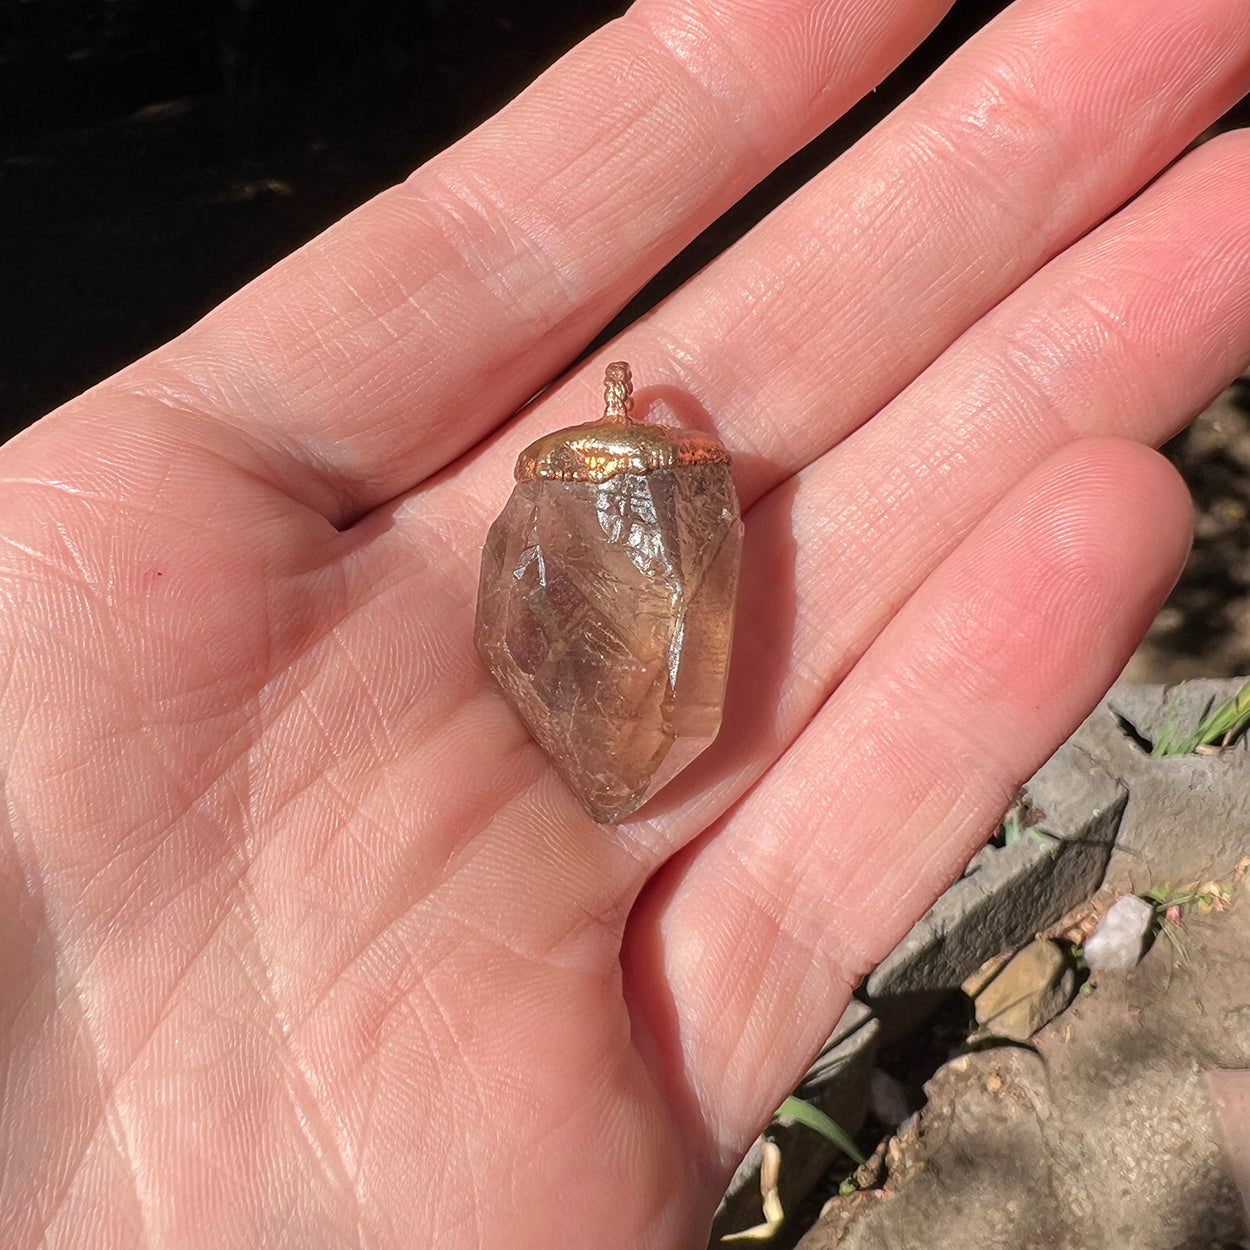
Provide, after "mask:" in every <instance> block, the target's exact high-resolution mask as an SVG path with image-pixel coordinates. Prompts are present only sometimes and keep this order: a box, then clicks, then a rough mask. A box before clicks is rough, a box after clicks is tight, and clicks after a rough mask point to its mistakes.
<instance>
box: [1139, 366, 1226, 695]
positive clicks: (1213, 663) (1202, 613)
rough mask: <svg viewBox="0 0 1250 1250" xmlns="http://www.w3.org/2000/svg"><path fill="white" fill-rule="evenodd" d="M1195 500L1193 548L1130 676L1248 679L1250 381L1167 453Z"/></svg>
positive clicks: (1205, 415) (1142, 678) (1161, 679)
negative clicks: (1241, 677)
mask: <svg viewBox="0 0 1250 1250" xmlns="http://www.w3.org/2000/svg"><path fill="white" fill-rule="evenodd" d="M1164 450H1165V452H1166V453H1167V455H1168V456H1169V458H1170V459H1171V460H1172V462H1173V464H1175V465H1176V467H1177V468H1178V469H1179V470H1180V472H1181V474H1182V476H1183V477H1184V478H1185V481H1186V482H1187V483H1188V485H1189V489H1190V492H1191V494H1192V495H1193V499H1194V548H1193V552H1192V554H1191V556H1190V559H1189V563H1188V565H1187V566H1186V569H1185V572H1184V574H1183V575H1182V577H1181V579H1180V581H1179V583H1178V584H1177V586H1176V589H1175V590H1174V591H1173V592H1172V596H1171V598H1170V599H1169V600H1168V602H1167V604H1166V605H1165V606H1164V608H1163V610H1162V611H1161V612H1160V613H1159V615H1158V617H1157V618H1156V620H1155V623H1154V625H1153V626H1152V627H1151V630H1150V633H1149V634H1148V635H1147V637H1146V640H1145V641H1144V642H1143V643H1142V645H1141V647H1140V648H1138V651H1137V654H1136V655H1135V656H1134V657H1133V659H1132V661H1131V662H1130V664H1129V666H1128V668H1127V670H1126V671H1125V676H1126V678H1128V679H1129V680H1131V681H1158V682H1176V681H1184V680H1186V679H1188V678H1191V677H1237V676H1242V675H1247V674H1250V520H1248V518H1250V376H1246V377H1242V378H1241V379H1239V380H1238V381H1237V382H1236V383H1235V384H1234V385H1233V386H1231V387H1229V388H1228V390H1226V391H1225V392H1224V393H1223V394H1222V395H1221V396H1220V397H1219V399H1217V400H1216V401H1215V403H1213V404H1212V405H1211V406H1210V407H1209V408H1208V409H1207V410H1206V411H1205V412H1204V413H1203V414H1202V415H1201V416H1200V417H1199V418H1198V420H1197V421H1195V422H1194V423H1193V424H1192V425H1191V426H1189V427H1188V429H1186V430H1185V432H1184V433H1183V434H1181V435H1180V436H1179V437H1178V438H1176V439H1173V440H1172V442H1171V443H1169V444H1168V445H1167V447H1166V448H1165V449H1164Z"/></svg>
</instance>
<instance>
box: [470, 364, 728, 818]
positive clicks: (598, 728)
mask: <svg viewBox="0 0 1250 1250" xmlns="http://www.w3.org/2000/svg"><path fill="white" fill-rule="evenodd" d="M605 388H606V392H607V404H606V408H605V412H604V415H603V419H602V420H601V421H597V422H592V423H590V424H588V425H580V426H574V427H573V428H572V429H568V430H559V431H557V432H556V433H554V434H548V435H545V436H544V437H543V438H540V439H539V440H538V441H537V442H535V443H533V444H532V445H531V446H529V447H527V448H526V449H525V450H524V451H523V452H522V453H521V455H520V458H519V459H518V460H517V465H516V475H515V476H516V486H515V487H514V488H513V491H512V496H511V498H510V499H509V500H508V502H507V505H506V506H505V507H504V510H503V512H501V513H500V515H499V517H498V519H497V520H496V521H495V523H494V525H492V526H491V529H490V533H489V535H488V536H487V539H486V546H485V548H484V549H483V552H482V576H481V583H480V586H479V590H478V605H477V628H476V631H475V642H476V644H477V649H478V652H479V653H480V655H481V657H482V659H483V661H484V662H485V663H486V666H487V667H488V668H489V669H490V671H491V673H492V674H493V675H494V677H495V680H496V681H498V683H499V685H500V687H501V688H502V690H503V692H504V694H505V695H506V696H507V699H508V701H509V702H510V703H511V704H512V706H513V708H514V709H515V710H516V712H517V713H518V715H519V716H520V717H521V719H522V720H523V721H524V722H525V725H526V728H528V729H529V731H530V733H531V734H532V735H533V736H534V739H535V740H536V741H537V742H538V744H539V745H540V746H541V747H542V748H543V750H544V751H545V752H546V753H547V755H548V757H549V758H550V759H551V762H552V764H554V765H555V767H556V769H557V770H558V771H559V773H560V775H561V776H562V777H563V778H564V780H565V782H566V783H567V784H568V786H569V788H570V789H571V790H572V791H573V792H574V793H575V794H576V795H577V796H578V798H580V799H581V801H582V803H583V804H584V805H585V806H586V808H587V810H588V811H589V812H590V814H591V815H592V816H593V817H594V818H595V819H596V820H597V821H600V822H608V821H616V820H621V819H623V818H624V817H626V816H628V815H629V814H630V813H631V812H633V811H634V810H635V809H636V808H638V807H639V806H640V805H641V804H642V803H644V802H645V801H646V800H647V799H648V798H650V797H651V796H652V795H653V794H654V793H655V792H656V791H657V790H659V789H660V787H661V786H663V785H665V784H666V783H667V782H669V781H670V780H672V778H673V777H674V776H676V775H677V773H679V772H680V771H681V770H682V769H683V768H685V767H686V765H687V764H689V763H690V762H691V761H692V760H693V759H694V758H695V757H696V756H697V755H698V754H699V753H700V752H701V751H703V749H704V748H705V747H707V746H708V745H709V744H710V743H711V741H712V740H713V739H714V738H715V737H716V733H717V730H718V729H719V728H720V721H721V709H722V707H723V704H724V697H725V678H726V675H727V673H728V669H729V651H730V644H731V641H732V637H733V618H734V599H735V596H736V594H737V588H738V568H739V565H740V563H741V555H742V521H741V520H740V518H739V512H738V498H737V495H736V494H735V492H734V486H733V478H732V476H731V474H730V466H729V453H728V452H727V451H726V450H725V449H724V447H722V446H721V444H720V443H719V442H717V441H716V439H715V438H713V437H711V436H710V435H707V434H701V433H698V432H696V431H692V430H673V429H669V428H667V427H663V426H648V425H643V424H641V423H638V422H635V421H634V420H633V419H632V416H631V409H632V406H633V402H632V393H631V389H630V374H629V366H628V365H626V364H623V363H617V364H612V365H609V366H608V369H607V377H606V382H605Z"/></svg>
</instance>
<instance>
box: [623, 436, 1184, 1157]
mask: <svg viewBox="0 0 1250 1250" xmlns="http://www.w3.org/2000/svg"><path fill="white" fill-rule="evenodd" d="M1189 518H1190V511H1189V502H1188V496H1187V493H1186V491H1185V488H1184V486H1183V484H1182V483H1181V482H1180V480H1179V479H1178V477H1177V475H1176V474H1175V472H1174V471H1173V470H1172V469H1171V468H1170V467H1169V466H1168V465H1167V463H1166V462H1165V461H1163V460H1162V459H1161V458H1160V457H1158V456H1157V455H1156V454H1155V453H1153V452H1151V451H1148V450H1146V449H1144V448H1142V447H1140V446H1137V445H1134V444H1131V443H1126V442H1121V441H1118V440H1098V441H1092V442H1082V443H1078V444H1076V445H1074V446H1072V447H1069V448H1067V449H1065V450H1064V451H1062V452H1060V453H1059V454H1058V455H1056V456H1055V457H1053V458H1052V459H1050V460H1048V461H1047V462H1046V463H1045V464H1044V465H1043V466H1042V467H1041V468H1040V469H1038V470H1037V471H1036V472H1035V473H1033V474H1032V475H1031V476H1030V477H1028V478H1027V479H1026V480H1025V481H1024V482H1023V483H1022V484H1021V485H1020V486H1019V487H1017V489H1015V490H1014V491H1013V492H1012V493H1011V494H1010V495H1009V496H1008V497H1007V498H1006V499H1005V500H1004V501H1003V502H1002V503H1001V504H1000V505H999V506H998V507H997V508H996V509H995V510H994V511H993V512H992V513H991V514H990V515H989V516H988V517H987V518H986V519H985V520H984V521H983V522H982V523H981V524H980V525H979V526H978V527H977V528H976V530H974V531H973V533H972V534H971V535H970V536H969V537H968V539H967V541H966V542H964V543H963V544H962V545H961V546H960V547H959V548H958V549H957V550H956V551H955V552H953V553H952V555H951V556H950V557H949V558H948V559H947V560H946V561H945V562H944V563H943V564H942V565H941V567H940V568H938V569H937V570H936V571H935V572H934V573H933V575H932V576H931V577H930V578H929V579H928V580H927V581H926V582H925V584H924V585H923V587H921V589H920V590H918V591H917V593H916V594H915V595H914V596H913V597H912V599H911V600H910V601H909V602H908V603H907V605H906V606H905V607H904V608H903V609H902V611H901V612H900V613H899V615H898V617H897V618H896V619H895V620H894V621H893V622H892V623H891V625H890V626H889V628H888V629H887V630H886V631H885V632H884V633H883V634H882V635H881V637H880V638H879V639H878V640H877V642H876V643H875V644H874V645H873V647H872V648H871V650H870V651H869V652H868V653H867V654H866V655H865V656H864V658H863V659H862V660H861V662H860V663H859V665H857V666H856V668H855V670H854V671H853V672H852V673H851V675H850V676H849V677H848V678H847V680H846V682H845V683H844V684H843V685H842V686H841V687H840V689H839V690H838V692H837V694H836V695H834V696H833V697H832V698H831V699H830V700H829V702H828V703H827V704H826V705H825V706H824V708H822V710H821V711H820V713H819V715H818V716H817V717H816V718H815V719H814V720H813V722H812V723H811V725H810V726H809V728H808V729H807V730H806V731H805V732H804V733H803V735H802V737H801V738H800V739H799V740H798V741H797V742H796V743H795V745H794V746H793V747H792V748H791V750H790V751H789V752H788V753H787V754H786V755H785V757H784V758H783V759H782V760H781V761H780V762H779V763H778V765H777V766H776V767H775V768H774V769H773V770H772V772H771V773H770V774H769V776H768V778H767V780H766V781H765V782H764V783H763V784H761V785H760V786H759V787H757V788H756V790H755V791H753V792H752V794H751V795H750V796H749V797H748V798H747V799H745V800H744V801H743V803H742V804H741V805H740V806H739V808H738V809H737V810H735V811H734V812H733V814H732V815H731V816H730V818H729V819H728V820H727V821H726V822H725V824H724V828H723V830H722V831H721V832H720V833H719V835H718V836H716V837H715V838H713V839H711V840H710V841H708V842H707V843H706V845H704V846H702V848H701V849H699V850H698V853H697V855H696V856H691V857H687V862H686V863H685V864H684V865H677V866H670V869H669V870H667V871H666V872H665V873H664V874H663V875H662V876H661V877H660V878H659V879H658V881H657V882H656V883H654V887H653V889H652V890H651V891H650V893H649V895H648V897H647V898H646V900H645V901H644V903H643V904H642V905H641V906H640V908H638V909H636V911H635V914H634V916H633V917H631V922H630V935H629V941H628V944H627V948H626V954H627V959H626V967H627V984H628V985H629V986H630V988H631V992H632V993H633V995H634V1002H635V1021H636V1025H637V1024H641V1023H643V1022H644V1021H645V1027H646V1028H647V1029H648V1030H649V1033H650V1040H651V1043H652V1045H653V1046H654V1047H655V1048H656V1051H657V1053H658V1054H659V1055H660V1056H662V1062H663V1063H664V1064H665V1065H666V1066H667V1067H668V1068H669V1069H670V1071H679V1072H682V1073H684V1079H685V1081H686V1083H687V1088H688V1090H689V1096H690V1098H692V1099H693V1100H694V1102H695V1103H696V1104H697V1105H698V1107H699V1109H700V1110H701V1112H702V1113H703V1115H704V1116H705V1117H706V1118H707V1121H708V1123H709V1124H711V1125H712V1126H713V1134H712V1135H713V1140H714V1141H715V1143H716V1146H717V1148H718V1150H719V1154H718V1156H717V1157H716V1159H715V1164H716V1165H717V1166H720V1167H725V1166H730V1165H732V1162H733V1160H734V1159H735V1158H736V1156H737V1155H738V1154H740V1152H741V1151H742V1149H744V1148H745V1145H746V1143H747V1142H748V1141H749V1139H750V1136H751V1135H752V1134H753V1133H754V1132H756V1131H757V1129H758V1125H759V1124H760V1123H762V1122H763V1121H764V1120H765V1119H766V1118H767V1116H768V1114H769V1113H770V1111H771V1110H772V1109H773V1108H775V1107H776V1106H777V1105H778V1102H779V1099H780V1098H781V1097H782V1096H783V1095H784V1093H785V1092H786V1091H787V1089H789V1088H790V1087H791V1085H792V1084H793V1082H794V1080H795V1079H797V1076H798V1075H799V1074H800V1073H801V1071H802V1068H803V1065H804V1063H805V1062H806V1061H807V1060H808V1059H809V1058H810V1056H811V1054H812V1053H813V1051H814V1050H815V1048H816V1047H818V1046H819V1045H820V1043H821V1041H823V1039H824V1037H825V1036H826V1035H827V1033H828V1030H829V1028H830V1027H831V1026H832V1023H833V1020H834V1019H835V1018H836V1016H837V1015H838V1013H839V1012H840V1011H841V1010H842V1008H843V1007H844V1006H845V1003H846V1000H847V997H848V995H849V993H850V990H851V988H852V987H853V986H854V985H855V984H856V983H857V982H858V981H859V979H860V978H861V977H862V975H863V974H864V973H865V972H866V971H867V970H868V969H869V968H871V967H872V966H874V965H875V964H876V963H877V962H879V961H880V959H881V958H883V957H884V956H885V955H886V954H887V953H888V951H889V950H890V949H892V947H893V946H894V945H895V944H896V943H897V942H898V941H899V940H900V939H901V938H902V936H903V935H904V934H905V933H906V931H907V929H908V928H909V927H910V925H911V924H912V923H913V922H914V921H915V919H916V918H917V917H918V916H919V915H920V913H921V911H922V910H923V909H924V908H925V907H926V906H928V904H929V903H931V902H932V900H933V899H934V898H935V897H936V895H937V894H938V893H939V892H940V891H941V890H942V888H943V887H944V886H945V885H946V884H948V883H949V882H950V880H951V879H952V878H953V877H954V876H955V875H956V874H957V873H958V872H959V870H960V869H961V867H962V865H963V864H964V863H966V861H967V859H968V858H969V856H970V855H971V854H972V852H973V851H974V849H975V848H976V846H977V845H979V844H980V843H981V842H983V841H984V839H985V837H986V835H987V833H988V832H989V830H990V828H991V826H992V825H993V823H994V821H995V820H996V819H997V818H998V817H999V816H1000V815H1001V813H1002V811H1003V809H1004V808H1005V806H1006V805H1007V802H1008V801H1009V798H1010V796H1011V795H1012V794H1013V793H1014V791H1015V788H1016V786H1017V785H1018V783H1019V782H1020V781H1022V780H1023V779H1024V778H1025V777H1027V776H1028V775H1029V774H1030V773H1031V772H1032V771H1033V770H1034V769H1036V768H1037V767H1038V766H1039V765H1040V764H1041V763H1042V762H1043V761H1044V760H1045V758H1046V757H1047V755H1048V754H1049V753H1050V751H1051V750H1053V748H1054V744H1055V743H1056V742H1058V741H1061V740H1062V739H1063V737H1064V736H1065V735H1066V734H1068V733H1069V732H1070V731H1071V730H1072V729H1073V728H1075V726H1076V725H1077V724H1078V723H1079V721H1080V719H1081V718H1082V716H1084V714H1085V713H1086V712H1087V711H1088V709H1089V708H1090V706H1091V705H1092V704H1093V703H1094V702H1095V701H1096V700H1097V699H1098V698H1099V696H1100V695H1101V694H1102V692H1103V691H1104V690H1105V689H1106V687H1107V685H1108V684H1109V683H1110V682H1111V680H1112V679H1113V678H1114V676H1115V674H1116V673H1117V672H1118V671H1119V670H1120V668H1121V667H1122V666H1123V663H1124V661H1125V659H1126V658H1127V656H1128V655H1129V653H1130V651H1131V650H1132V647H1133V646H1134V644H1135V643H1136V641H1137V640H1138V638H1139V637H1140V635H1141V634H1142V632H1144V630H1145V628H1146V625H1147V624H1148V622H1149V620H1150V618H1151V615H1152V614H1153V612H1154V611H1155V609H1156V607H1157V606H1158V604H1159V603H1160V602H1161V601H1162V599H1163V597H1164V596H1165V595H1166V593H1167V591H1168V589H1169V588H1170V586H1171V585H1172V583H1173V582H1174V580H1175V578H1176V576H1177V575H1178V573H1179V571H1180V568H1181V566H1182V564H1183V562H1184V559H1185V555H1186V552H1187V549H1188V538H1189V532H1190V519H1189ZM683 869H684V870H683ZM660 978H663V979H662V980H661V979H660ZM653 984H666V985H667V987H668V990H667V993H668V995H669V996H670V997H669V1004H668V1005H667V1006H666V1007H665V1008H664V1009H659V1008H657V1005H656V1001H655V997H654V995H653V994H651V993H649V991H648V988H647V987H648V986H649V985H653Z"/></svg>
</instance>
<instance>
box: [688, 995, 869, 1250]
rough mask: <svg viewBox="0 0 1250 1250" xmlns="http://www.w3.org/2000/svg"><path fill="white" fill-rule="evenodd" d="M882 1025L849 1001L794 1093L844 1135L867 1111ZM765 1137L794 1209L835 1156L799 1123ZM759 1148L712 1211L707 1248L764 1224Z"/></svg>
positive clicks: (785, 1199)
mask: <svg viewBox="0 0 1250 1250" xmlns="http://www.w3.org/2000/svg"><path fill="white" fill-rule="evenodd" d="M879 1034H880V1025H879V1024H878V1022H877V1020H876V1019H875V1018H874V1017H873V1014H872V1011H871V1009H870V1008H868V1007H867V1006H866V1005H865V1004H864V1003H861V1002H859V1001H858V1000H856V999H852V1000H851V1003H850V1005H849V1006H848V1007H847V1009H846V1011H845V1012H843V1014H842V1018H841V1019H840V1020H839V1021H838V1023H837V1026H836V1028H835V1029H834V1030H833V1033H832V1034H830V1037H829V1040H828V1041H827V1042H826V1043H825V1045H824V1047H823V1048H822V1050H821V1052H820V1055H819V1056H818V1058H817V1059H816V1061H815V1062H814V1063H813V1064H812V1066H811V1067H810V1068H809V1069H808V1071H807V1075H806V1076H805V1077H804V1078H803V1083H802V1084H801V1085H800V1086H799V1088H798V1090H797V1091H796V1093H797V1094H798V1096H799V1097H800V1098H803V1099H805V1100H806V1101H807V1102H810V1103H813V1104H814V1105H815V1106H817V1107H819V1108H820V1109H821V1110H822V1111H824V1112H825V1114H826V1115H828V1116H829V1117H830V1118H831V1119H832V1120H833V1121H834V1122H835V1123H837V1124H838V1125H840V1126H841V1127H842V1128H844V1129H845V1130H846V1131H847V1132H848V1133H851V1134H854V1133H857V1132H858V1131H859V1129H860V1127H861V1126H862V1125H863V1123H864V1116H865V1115H866V1114H867V1110H868V1090H869V1073H870V1072H871V1071H872V1067H873V1064H874V1063H875V1061H876V1057H877V1043H878V1037H879ZM767 1133H768V1136H769V1137H770V1138H771V1139H772V1140H773V1141H775V1142H776V1143H777V1145H778V1146H779V1147H780V1149H781V1169H780V1178H779V1194H780V1198H781V1204H782V1208H783V1210H785V1211H792V1210H793V1209H794V1208H795V1207H796V1206H797V1205H798V1204H799V1203H800V1202H801V1201H802V1200H803V1199H804V1198H805V1197H806V1196H807V1194H808V1193H809V1192H810V1191H811V1189H812V1187H813V1186H814V1185H815V1184H816V1182H817V1181H818V1180H820V1178H821V1176H822V1175H823V1174H824V1172H825V1171H826V1170H827V1169H828V1168H829V1166H830V1165H831V1164H832V1163H833V1161H834V1159H836V1158H837V1156H838V1150H837V1148H836V1147H835V1146H834V1145H833V1143H832V1142H829V1141H827V1140H826V1139H825V1138H823V1137H821V1136H820V1135H819V1134H818V1133H815V1132H813V1131H812V1130H811V1129H809V1128H805V1127H804V1126H803V1125H801V1124H795V1125H789V1126H786V1125H781V1124H773V1125H772V1126H771V1127H770V1128H769V1129H768V1130H767ZM762 1162H763V1146H762V1142H761V1140H760V1139H757V1140H756V1142H755V1143H754V1145H753V1146H752V1147H751V1149H750V1150H749V1151H748V1152H747V1155H746V1157H745V1158H744V1159H743V1160H742V1162H741V1163H740V1164H739V1165H738V1168H737V1170H736V1171H735V1172H734V1175H733V1179H732V1180H731V1181H730V1182H729V1187H728V1189H727V1190H726V1193H725V1196H724V1198H722V1199H721V1203H720V1206H719V1207H718V1208H717V1210H716V1220H715V1222H714V1224H713V1226H712V1237H711V1240H710V1241H709V1243H708V1244H709V1247H718V1248H719V1247H720V1245H721V1242H720V1238H721V1237H723V1236H724V1235H725V1234H726V1233H733V1232H741V1231H742V1230H744V1229H748V1228H753V1227H755V1226H756V1225H758V1224H761V1223H763V1222H764V1213H763V1210H762V1202H761V1194H760V1166H761V1164H762Z"/></svg>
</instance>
